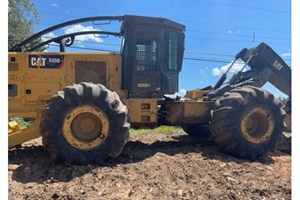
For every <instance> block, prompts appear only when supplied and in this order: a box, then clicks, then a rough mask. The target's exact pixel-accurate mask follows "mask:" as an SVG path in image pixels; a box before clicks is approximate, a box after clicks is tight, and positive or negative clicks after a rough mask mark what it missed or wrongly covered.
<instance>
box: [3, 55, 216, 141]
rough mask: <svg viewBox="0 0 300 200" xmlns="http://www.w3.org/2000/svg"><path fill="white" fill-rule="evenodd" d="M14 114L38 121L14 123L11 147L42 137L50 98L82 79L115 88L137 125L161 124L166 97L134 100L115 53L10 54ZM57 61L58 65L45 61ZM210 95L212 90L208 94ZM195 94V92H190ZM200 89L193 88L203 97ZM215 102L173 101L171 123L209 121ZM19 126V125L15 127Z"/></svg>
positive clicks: (169, 107)
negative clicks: (41, 126)
mask: <svg viewBox="0 0 300 200" xmlns="http://www.w3.org/2000/svg"><path fill="white" fill-rule="evenodd" d="M8 60H9V63H8V70H9V82H8V87H9V98H8V101H9V104H8V105H9V108H8V110H9V117H10V118H11V117H23V118H31V119H33V120H34V121H33V123H32V125H31V126H30V127H28V128H26V129H24V130H21V129H20V128H18V127H17V126H14V125H11V127H10V128H9V129H10V131H9V133H8V136H9V147H13V146H16V145H19V144H21V143H23V142H26V141H28V140H31V139H34V138H37V137H39V136H40V133H39V123H40V119H41V113H42V111H43V109H44V107H45V105H46V103H47V101H48V100H49V99H50V98H51V97H52V96H53V95H54V94H56V93H57V92H58V91H60V90H61V89H62V88H63V87H65V86H68V85H72V84H74V83H79V82H92V83H100V84H102V85H104V86H106V87H107V88H108V89H110V90H112V91H115V92H116V93H117V94H118V95H119V96H120V98H121V99H123V101H124V103H125V104H126V105H127V107H128V109H129V117H130V119H131V126H132V127H136V128H139V127H151V128H152V127H156V126H158V104H159V101H161V100H162V99H160V98H128V92H127V91H126V90H123V89H122V88H121V85H122V84H121V72H122V68H121V56H120V55H119V54H114V53H48V52H38V53H27V52H24V53H23V52H18V53H14V52H11V53H9V54H8ZM50 61H52V62H53V63H54V64H53V66H52V68H49V67H47V66H46V65H45V63H46V62H50ZM206 93H207V92H206ZM189 95H190V96H189ZM201 95H203V94H202V93H201V92H199V91H195V92H188V95H187V96H188V97H190V98H193V99H197V98H201V97H202V96H201ZM211 105H212V102H203V101H202V102H200V101H198V102H197V101H193V102H192V101H190V102H189V101H176V102H170V103H167V107H168V109H169V111H168V112H167V115H169V117H167V118H166V119H167V122H166V123H167V124H170V125H176V124H179V123H180V121H182V120H185V123H188V121H187V120H190V122H191V123H198V122H199V119H200V120H202V121H207V120H208V118H209V110H210V106H211ZM13 127H15V128H13Z"/></svg>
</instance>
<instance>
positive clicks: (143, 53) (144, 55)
mask: <svg viewBox="0 0 300 200" xmlns="http://www.w3.org/2000/svg"><path fill="white" fill-rule="evenodd" d="M156 66H157V34H156V33H155V32H145V31H139V32H137V41H136V70H137V71H155V70H156Z"/></svg>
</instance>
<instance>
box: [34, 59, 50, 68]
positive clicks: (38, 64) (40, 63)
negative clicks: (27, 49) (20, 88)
mask: <svg viewBox="0 0 300 200" xmlns="http://www.w3.org/2000/svg"><path fill="white" fill-rule="evenodd" d="M30 63H31V66H35V67H38V68H40V67H45V65H46V58H42V57H32V58H31V59H30Z"/></svg>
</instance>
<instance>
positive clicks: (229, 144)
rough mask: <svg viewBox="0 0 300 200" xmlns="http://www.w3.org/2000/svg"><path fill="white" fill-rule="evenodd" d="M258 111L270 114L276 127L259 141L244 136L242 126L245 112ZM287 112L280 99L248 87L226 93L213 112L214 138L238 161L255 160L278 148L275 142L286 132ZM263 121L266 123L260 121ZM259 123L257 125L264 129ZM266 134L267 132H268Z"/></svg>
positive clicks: (268, 125)
mask: <svg viewBox="0 0 300 200" xmlns="http://www.w3.org/2000/svg"><path fill="white" fill-rule="evenodd" d="M255 108H261V109H263V110H265V111H266V113H268V117H266V119H270V120H271V123H270V124H271V125H270V124H269V123H264V124H267V125H266V126H267V127H270V126H272V124H273V125H275V126H273V129H271V130H272V131H269V132H270V133H271V134H270V135H269V136H268V137H265V135H263V136H262V137H265V138H266V139H262V140H261V141H260V140H259V142H258V143H257V142H252V141H253V140H252V141H249V140H247V139H246V137H244V135H243V133H242V128H241V126H242V125H241V123H242V120H243V117H244V116H246V113H247V112H249V111H250V110H253V109H255ZM284 116H285V112H284V110H283V109H282V105H281V103H280V102H279V100H278V99H276V98H274V96H273V95H272V94H270V93H269V92H267V91H266V90H264V89H261V88H256V87H253V86H245V87H239V88H235V89H232V90H231V91H230V92H226V93H225V94H224V95H223V96H222V97H220V98H219V99H218V100H216V102H215V109H214V110H212V112H211V123H210V129H211V133H212V139H213V141H214V142H215V143H216V145H217V146H219V147H220V149H221V150H222V151H223V152H225V153H227V154H230V155H233V156H235V157H238V158H247V159H250V160H255V159H257V158H258V157H259V156H261V155H263V154H265V153H266V152H267V151H269V150H271V149H272V150H273V149H275V145H276V142H277V140H278V138H279V136H280V135H281V133H282V131H283V130H284V129H285V124H284V120H283V119H284ZM261 121H264V120H261ZM261 121H259V120H257V121H256V122H257V123H258V126H263V124H262V123H261V124H260V123H259V122H261ZM265 133H267V131H266V132H265Z"/></svg>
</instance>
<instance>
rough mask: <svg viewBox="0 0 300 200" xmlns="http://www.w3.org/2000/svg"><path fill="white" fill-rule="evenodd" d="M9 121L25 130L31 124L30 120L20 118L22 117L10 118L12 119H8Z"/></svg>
mask: <svg viewBox="0 0 300 200" xmlns="http://www.w3.org/2000/svg"><path fill="white" fill-rule="evenodd" d="M9 121H10V122H11V121H15V122H17V123H18V124H19V125H20V126H21V128H27V127H28V126H30V125H31V123H32V120H30V119H25V118H22V117H12V118H9Z"/></svg>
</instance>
